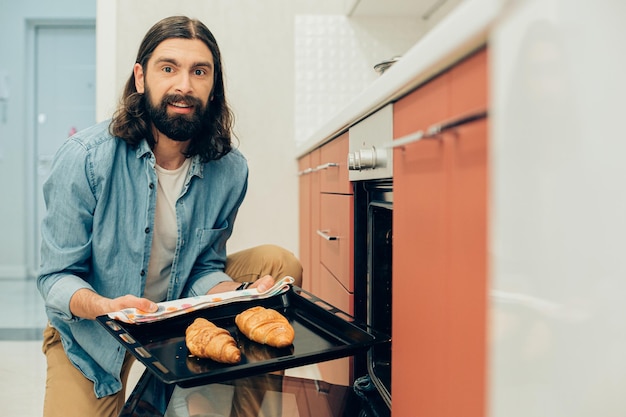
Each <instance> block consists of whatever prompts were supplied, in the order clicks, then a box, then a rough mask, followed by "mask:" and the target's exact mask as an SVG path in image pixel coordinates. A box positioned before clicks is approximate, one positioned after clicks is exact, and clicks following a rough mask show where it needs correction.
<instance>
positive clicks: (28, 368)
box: [0, 279, 320, 417]
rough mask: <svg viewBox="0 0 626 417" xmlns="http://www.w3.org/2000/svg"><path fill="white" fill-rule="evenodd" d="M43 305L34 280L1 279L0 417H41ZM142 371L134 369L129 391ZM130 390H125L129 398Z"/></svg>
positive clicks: (303, 373) (296, 372)
mask: <svg viewBox="0 0 626 417" xmlns="http://www.w3.org/2000/svg"><path fill="white" fill-rule="evenodd" d="M46 322H47V320H46V316H45V313H44V308H43V301H42V299H41V296H40V295H39V292H38V291H37V288H36V285H35V282H34V281H33V280H17V279H16V280H10V279H0V409H1V411H0V415H2V416H11V417H41V415H42V410H43V393H44V387H45V378H46V372H45V369H46V368H45V367H46V362H45V357H44V356H43V353H42V352H41V339H42V337H41V335H42V331H43V328H44V327H45V325H46ZM143 371H144V368H143V365H141V364H139V363H137V362H135V365H133V368H132V371H131V375H130V379H129V387H131V388H132V387H133V386H134V384H135V383H136V381H137V380H138V379H139V377H140V376H141V373H142V372H143ZM285 374H286V375H291V376H299V377H303V378H310V379H319V377H320V376H319V370H318V368H317V366H315V365H311V366H306V367H301V368H296V369H290V370H287V371H286V372H285ZM130 391H131V389H129V390H128V392H127V394H129V393H130Z"/></svg>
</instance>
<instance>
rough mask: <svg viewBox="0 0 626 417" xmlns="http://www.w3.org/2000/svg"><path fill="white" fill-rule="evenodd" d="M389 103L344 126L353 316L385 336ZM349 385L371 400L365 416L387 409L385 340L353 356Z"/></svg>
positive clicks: (388, 261) (390, 178)
mask: <svg viewBox="0 0 626 417" xmlns="http://www.w3.org/2000/svg"><path fill="white" fill-rule="evenodd" d="M392 109H393V108H392V105H391V104H390V105H387V106H386V107H384V108H382V109H380V110H378V111H377V112H376V113H375V114H373V115H372V116H369V117H368V118H366V119H364V120H363V121H361V122H359V123H357V124H356V125H355V126H353V127H352V128H351V129H350V131H349V149H350V153H349V155H348V169H349V178H350V181H351V182H352V185H353V190H354V210H355V211H354V221H355V224H354V233H355V236H354V263H355V264H354V281H355V289H354V300H355V310H354V311H355V317H356V318H357V320H360V321H362V322H365V323H366V324H367V325H368V326H370V327H371V328H373V329H376V330H377V331H380V332H383V333H385V334H388V335H391V334H392V329H391V322H392V321H391V314H392V309H391V296H392V252H393V251H392V243H393V154H392V150H391V149H388V148H386V146H385V145H387V144H389V143H391V141H392V134H393V111H392ZM354 369H355V380H356V382H355V389H356V390H357V392H358V390H364V391H368V392H369V395H367V396H366V395H362V398H364V399H365V401H366V402H370V403H372V405H371V406H372V408H373V411H372V412H371V413H370V415H373V416H380V415H386V414H387V412H390V410H391V342H389V343H385V344H381V345H378V346H375V347H372V348H371V349H370V350H369V351H368V352H367V353H366V354H364V355H360V356H357V357H356V358H355V366H354Z"/></svg>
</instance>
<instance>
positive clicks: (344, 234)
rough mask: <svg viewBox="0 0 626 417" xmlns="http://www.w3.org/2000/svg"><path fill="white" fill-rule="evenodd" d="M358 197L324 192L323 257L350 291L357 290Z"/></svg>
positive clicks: (321, 201)
mask: <svg viewBox="0 0 626 417" xmlns="http://www.w3.org/2000/svg"><path fill="white" fill-rule="evenodd" d="M353 211H354V197H353V196H351V195H343V194H325V193H322V194H321V195H320V225H321V228H320V232H321V233H322V234H323V235H324V236H325V237H326V238H324V237H322V238H321V239H320V260H321V263H322V265H324V266H325V267H326V268H327V269H328V270H329V271H330V272H331V273H332V274H333V275H334V276H335V277H336V278H337V280H338V282H339V283H341V285H342V286H343V287H344V288H345V289H346V291H348V292H351V293H352V292H354V278H353V276H354V262H352V260H353V259H354V249H353V248H354V246H353V243H352V240H353V234H354V232H353V229H354V227H353V216H352V212H353Z"/></svg>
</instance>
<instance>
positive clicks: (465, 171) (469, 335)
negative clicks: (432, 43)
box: [392, 49, 488, 417]
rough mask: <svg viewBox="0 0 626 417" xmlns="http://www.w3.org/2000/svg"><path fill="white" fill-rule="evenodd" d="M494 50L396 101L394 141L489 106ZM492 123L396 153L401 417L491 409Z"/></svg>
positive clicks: (395, 378) (395, 370)
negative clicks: (488, 379)
mask: <svg viewBox="0 0 626 417" xmlns="http://www.w3.org/2000/svg"><path fill="white" fill-rule="evenodd" d="M487 55H488V53H487V50H486V49H483V50H481V51H478V52H477V53H475V54H473V55H472V56H470V57H469V58H467V59H465V60H464V61H462V62H461V63H459V64H458V65H456V66H454V67H453V68H451V69H450V70H448V71H446V72H445V73H443V74H441V75H439V76H438V77H436V78H434V79H433V80H431V81H429V82H428V83H427V84H425V85H423V86H421V87H419V88H418V89H416V90H415V91H413V92H412V93H410V94H409V95H407V96H405V97H403V98H402V99H400V100H399V101H397V102H396V103H395V104H394V138H395V139H397V138H401V137H404V136H406V135H408V134H410V133H413V132H416V131H420V130H425V129H427V128H428V127H430V126H432V125H434V124H440V123H444V122H447V121H450V120H455V119H457V118H460V117H462V116H465V115H467V114H471V113H475V112H480V111H484V110H486V109H487V107H488V100H487V98H488V94H487ZM487 125H488V123H487V120H486V119H484V118H483V119H479V120H475V121H472V122H469V123H466V124H462V125H460V126H458V127H455V128H453V129H449V130H444V131H442V133H441V134H439V135H436V136H434V137H432V138H427V139H422V140H420V141H418V142H415V143H411V144H407V145H405V146H402V147H398V148H396V149H395V150H394V218H393V222H394V226H393V228H394V243H393V286H394V291H393V300H392V306H393V307H392V308H393V326H392V329H393V330H392V333H393V334H392V340H393V345H392V349H393V351H392V357H393V361H392V387H393V388H392V414H393V415H394V416H400V417H401V416H406V415H424V416H429V417H453V416H454V417H456V416H461V415H462V416H464V417H479V416H480V417H483V416H484V415H485V412H486V406H485V404H486V398H485V397H486V394H485V392H486V391H485V390H486V337H487V334H486V311H487V298H486V297H487V266H486V265H487V193H488V188H487V179H488V153H487V150H488V148H487V145H488V142H487V140H488V135H487V133H488V132H487V131H488V129H487Z"/></svg>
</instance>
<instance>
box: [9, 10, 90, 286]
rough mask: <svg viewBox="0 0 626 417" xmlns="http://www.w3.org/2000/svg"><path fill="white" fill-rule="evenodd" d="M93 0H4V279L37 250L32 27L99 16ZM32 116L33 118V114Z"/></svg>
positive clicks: (25, 267)
mask: <svg viewBox="0 0 626 417" xmlns="http://www.w3.org/2000/svg"><path fill="white" fill-rule="evenodd" d="M95 14H96V3H95V0H58V1H54V2H50V1H45V0H21V1H13V0H0V39H2V41H1V42H0V73H4V74H6V80H7V86H8V90H9V98H8V99H7V100H5V101H0V279H5V278H9V279H10V278H24V277H26V276H27V275H28V274H29V266H30V265H29V263H31V259H32V255H33V253H34V251H35V250H36V249H35V247H36V245H35V243H34V231H33V228H32V227H30V226H31V224H32V222H33V219H34V214H33V205H34V201H35V200H34V194H33V193H34V192H35V191H34V184H33V181H34V174H35V173H34V152H33V147H34V137H33V129H34V120H33V119H34V115H35V110H34V96H33V75H34V74H33V65H32V61H33V57H34V52H33V46H34V44H33V34H34V32H33V28H34V26H35V25H36V24H47V23H56V24H58V23H72V22H77V21H79V22H85V21H95V17H96V16H95ZM29 117H32V119H30V118H29Z"/></svg>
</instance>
